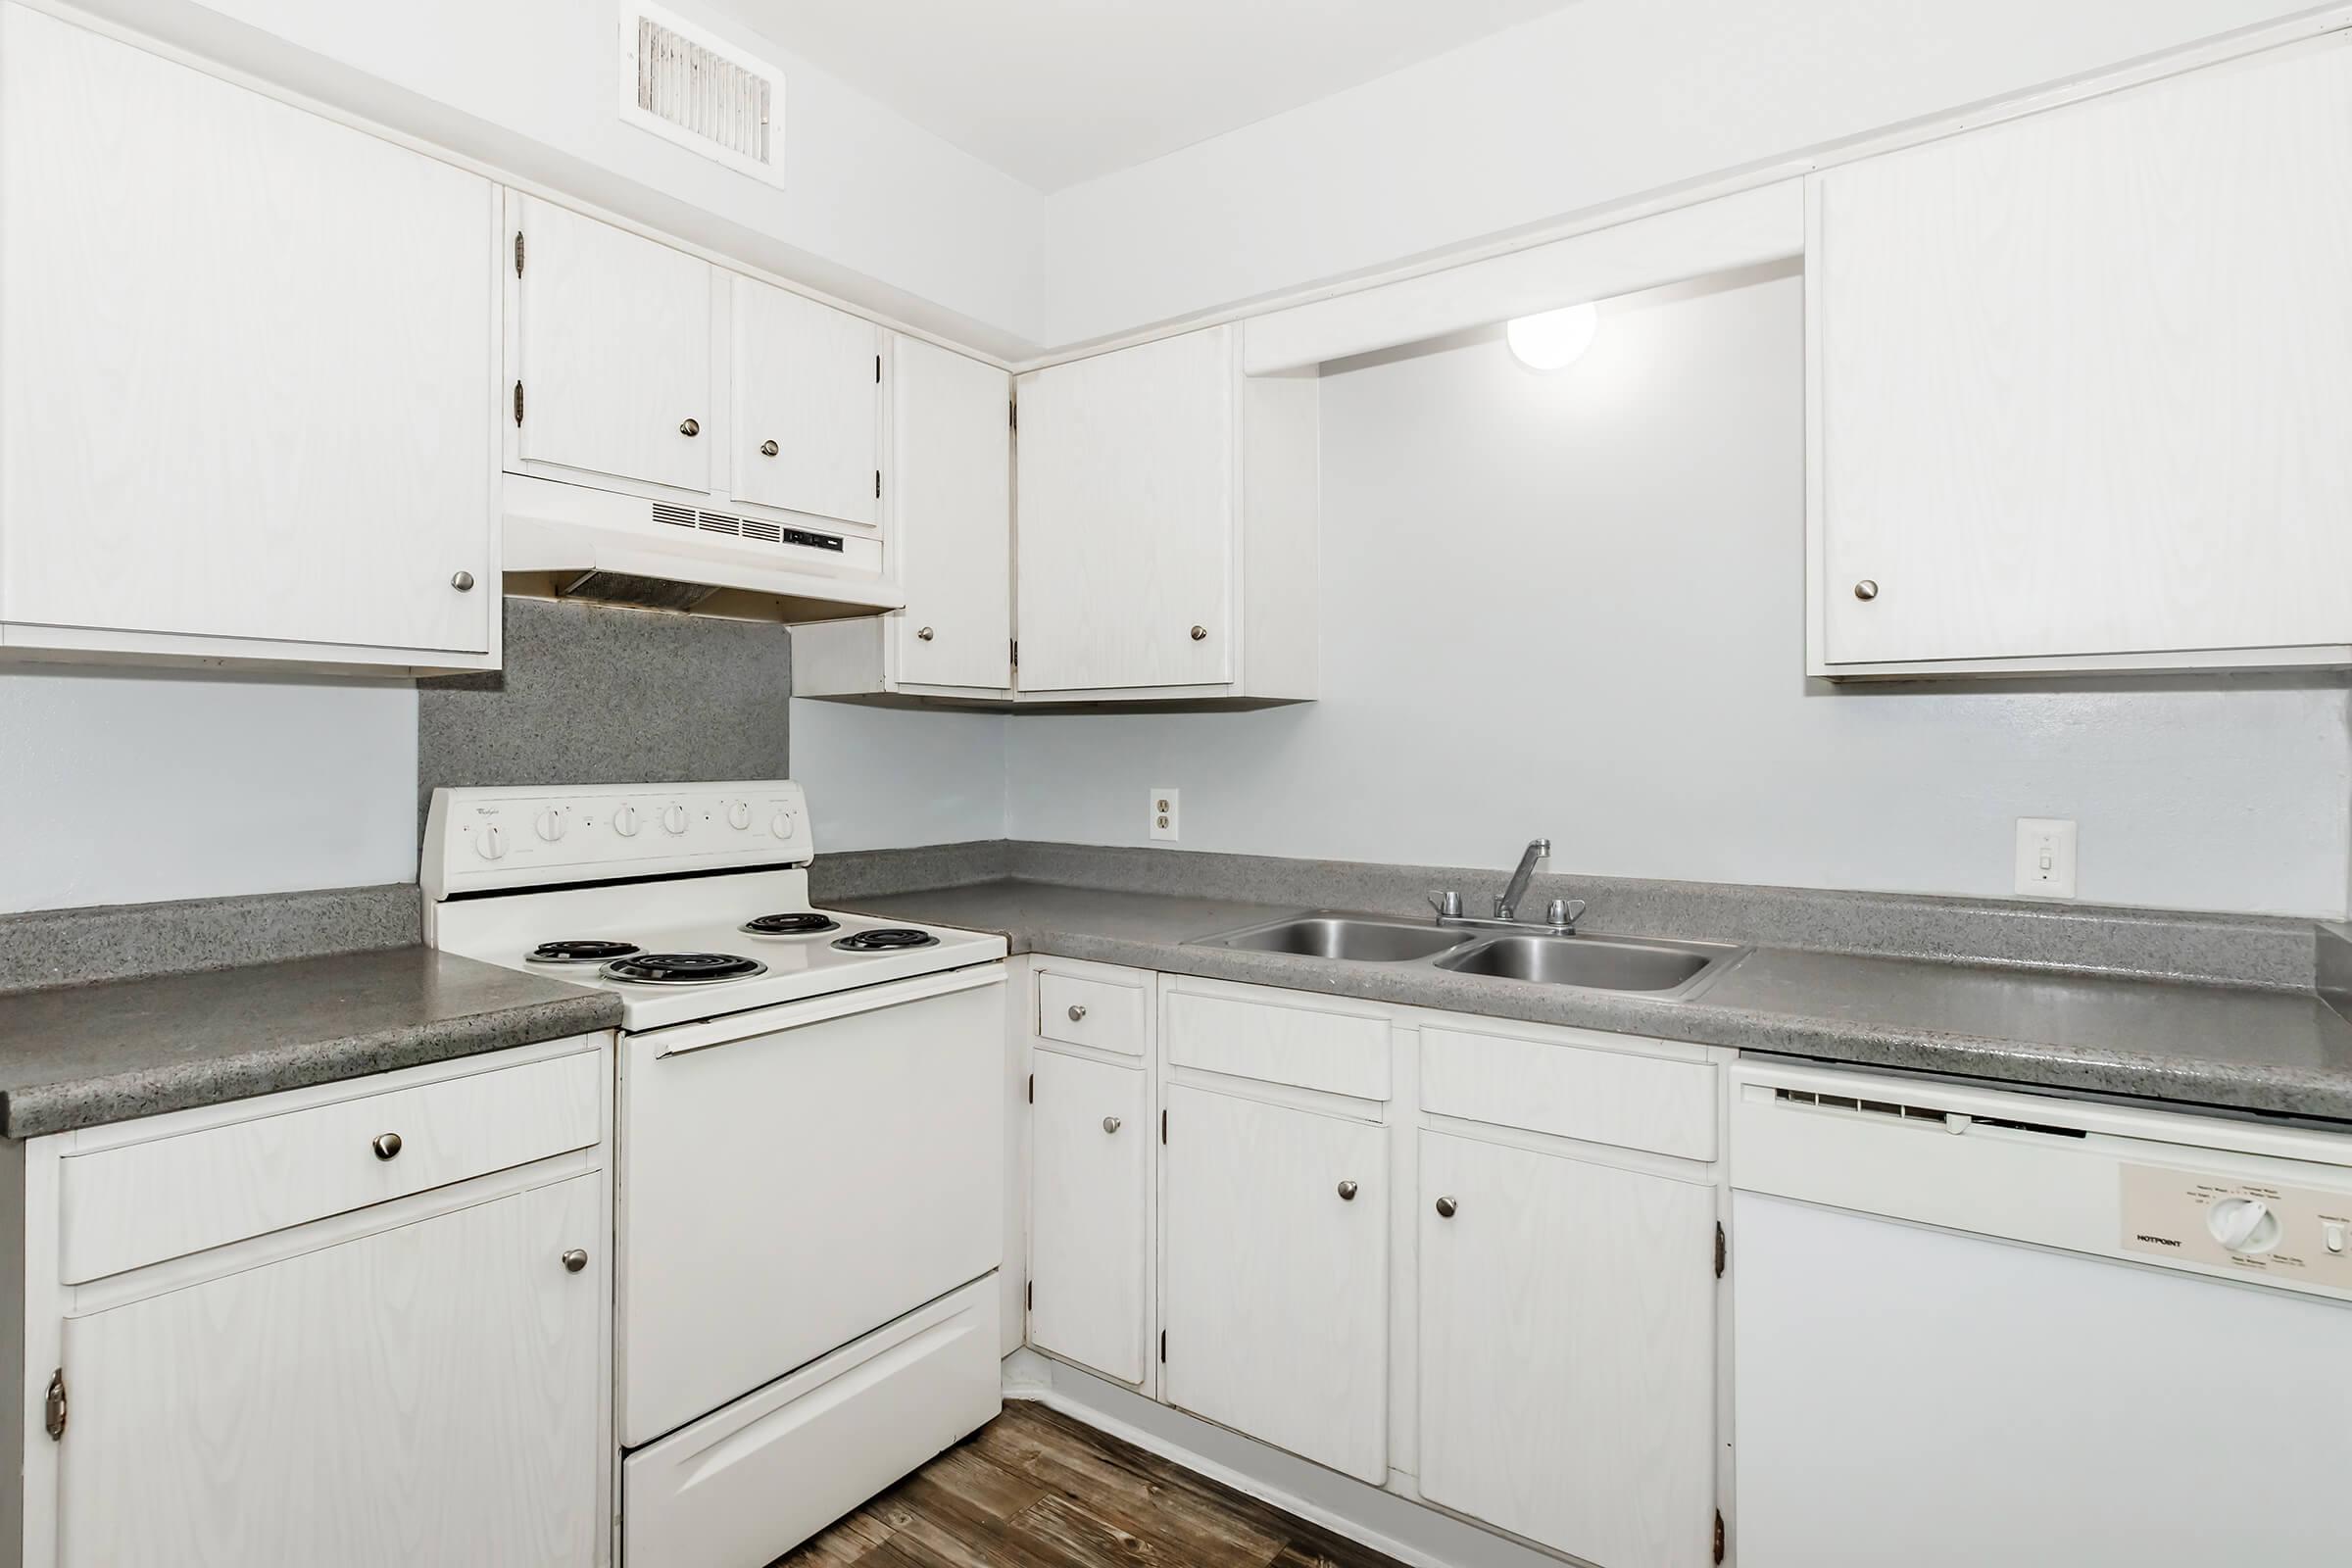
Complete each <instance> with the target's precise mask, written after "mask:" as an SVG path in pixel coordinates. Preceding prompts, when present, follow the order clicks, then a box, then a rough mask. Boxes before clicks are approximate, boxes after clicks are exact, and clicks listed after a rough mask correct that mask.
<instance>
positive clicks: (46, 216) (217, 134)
mask: <svg viewBox="0 0 2352 1568" xmlns="http://www.w3.org/2000/svg"><path fill="white" fill-rule="evenodd" d="M495 203H496V197H495V195H494V193H493V191H492V189H491V187H490V185H489V184H488V182H486V181H484V180H482V179H480V178H478V177H477V176H475V175H472V174H469V173H466V172H462V171H460V170H456V169H452V168H450V167H449V166H448V165H446V164H441V163H436V162H434V161H433V160H431V159H429V158H424V157H421V156H419V155H417V154H416V153H412V152H409V151H407V150H406V149H403V148H399V147H395V146H393V145H392V144H390V143H389V142H385V141H380V140H377V139H376V138H374V137H371V136H368V135H364V134H362V133H361V132H359V131H356V130H353V129H350V128H349V127H346V126H343V125H337V124H334V123H330V122H328V121H325V120H322V119H320V118H319V117H318V116H316V115H311V114H307V113H305V112H303V111H301V110H297V109H294V108H291V107H289V106H287V105H285V104H281V103H278V102H276V101H274V100H272V99H269V98H265V97H263V96H261V95H260V94H258V93H252V92H248V91H246V90H244V89H243V88H240V87H234V86H231V85H229V84H228V83H226V82H223V81H221V80H220V79H218V78H216V77H213V76H208V75H205V74H203V73H200V72H196V71H192V70H189V69H187V68H186V67H183V66H179V65H174V64H172V63H171V62H169V61H165V60H162V59H159V58H157V57H156V56H154V55H151V54H148V53H146V52H144V51H142V50H139V49H134V48H131V47H130V46H128V45H126V44H123V43H119V42H116V41H114V40H112V39H108V38H102V37H99V36H98V35H97V34H95V33H91V32H87V31H84V30H83V29H81V28H80V27H77V26H73V25H71V24H69V23H66V22H63V21H60V20H59V19H57V18H55V17H50V16H45V15H42V14H40V13H37V12H33V11H29V10H26V9H25V8H24V7H21V6H14V5H12V6H8V7H6V8H5V11H0V341H4V342H5V343H6V345H7V348H6V352H5V354H0V445H4V446H5V448H6V451H7V461H6V463H5V464H0V620H8V621H17V622H23V623H27V624H34V625H42V626H52V627H61V628H84V629H92V630H127V631H136V632H153V633H181V634H196V635H203V636H218V637H237V638H255V639H269V640H272V641H286V642H313V643H328V644H337V645H343V646H350V647H355V648H357V647H374V648H386V649H416V650H446V651H451V652H467V653H480V652H485V651H487V650H488V649H489V647H490V646H491V642H490V637H491V632H492V626H493V621H492V617H493V616H494V615H495V614H496V613H497V607H498V593H497V584H498V569H499V564H498V556H497V550H496V546H495V543H494V541H495V537H496V535H495V530H494V521H495V514H494V511H493V505H492V489H493V485H494V482H495V474H496V471H497V466H498V464H497V458H496V456H495V451H496V440H497V427H496V425H495V424H494V423H493V420H494V419H495V418H496V413H495V405H496V393H495V382H494V377H495V373H496V372H495V345H496V342H497V327H496V321H497V300H498V293H497V279H496V276H495V274H494V273H493V271H492V270H491V254H492V252H493V250H494V249H495V244H494V238H493V237H494V235H495V233H496V227H495V224H496V205H495ZM459 572H466V573H468V574H469V576H468V578H467V579H466V580H468V581H470V582H474V583H479V584H482V585H484V586H482V587H480V588H477V589H475V590H474V591H472V592H466V591H463V590H460V589H459V588H457V587H456V586H455V584H454V582H453V578H455V577H456V575H457V574H458V573H459Z"/></svg>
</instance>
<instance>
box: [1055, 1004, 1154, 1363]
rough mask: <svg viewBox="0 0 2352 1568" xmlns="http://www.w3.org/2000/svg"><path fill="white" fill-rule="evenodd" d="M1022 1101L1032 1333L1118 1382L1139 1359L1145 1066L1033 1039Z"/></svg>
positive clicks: (1146, 1166) (1148, 1142)
mask: <svg viewBox="0 0 2352 1568" xmlns="http://www.w3.org/2000/svg"><path fill="white" fill-rule="evenodd" d="M1031 1066H1032V1068H1033V1069H1034V1071H1033V1076H1032V1078H1031V1102H1032V1103H1031V1109H1030V1112H1029V1172H1030V1174H1029V1205H1030V1206H1029V1335H1028V1338H1029V1343H1030V1344H1032V1345H1034V1346H1036V1347H1038V1348H1040V1349H1043V1350H1047V1351H1049V1352H1051V1353H1053V1354H1054V1355H1057V1356H1060V1357H1061V1358H1062V1359H1064V1360H1067V1361H1075V1362H1077V1363H1078V1364H1079V1365H1080V1366H1085V1367H1091V1368H1093V1369H1094V1370H1095V1371H1097V1372H1100V1373H1102V1374H1103V1376H1104V1377H1107V1378H1116V1379H1118V1380H1119V1381H1120V1382H1121V1383H1131V1384H1141V1383H1143V1382H1144V1379H1145V1374H1146V1373H1147V1372H1149V1371H1150V1370H1151V1368H1150V1366H1149V1365H1148V1364H1147V1361H1146V1351H1145V1348H1144V1323H1145V1319H1146V1316H1147V1310H1146V1303H1145V1299H1144V1290H1145V1264H1146V1260H1147V1256H1148V1248H1149V1244H1150V1220H1149V1215H1150V1207H1149V1204H1150V1183H1151V1180H1152V1161H1151V1157H1150V1151H1151V1147H1152V1128H1151V1124H1150V1121H1149V1119H1148V1115H1147V1108H1146V1106H1147V1101H1146V1092H1145V1083H1144V1079H1145V1073H1144V1069H1143V1068H1141V1067H1118V1066H1113V1065H1111V1064H1109V1063H1107V1062H1101V1061H1090V1060H1085V1059H1083V1058H1080V1057H1077V1056H1068V1055H1063V1054H1061V1053H1059V1052H1055V1051H1039V1052H1037V1053H1035V1054H1033V1055H1032V1057H1031Z"/></svg>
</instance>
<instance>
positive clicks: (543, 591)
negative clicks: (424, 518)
mask: <svg viewBox="0 0 2352 1568" xmlns="http://www.w3.org/2000/svg"><path fill="white" fill-rule="evenodd" d="M502 479H503V482H504V484H505V486H506V492H505V499H504V502H503V506H504V510H505V514H506V544H505V569H506V577H507V591H508V592H510V593H526V594H532V595H536V596H539V597H543V598H554V599H588V600H595V601H599V602H601V603H605V604H620V605H635V606H638V607H640V608H645V609H654V610H675V611H685V612H690V613H696V614H704V615H724V616H728V617H730V618H732V619H737V620H779V621H783V622H784V623H786V624H787V625H800V624H806V623H808V622H810V621H819V620H843V619H848V618H851V617H854V616H858V615H875V614H880V613H882V612H884V611H888V610H899V609H903V608H904V607H905V606H906V603H907V596H906V595H905V594H903V593H901V592H900V591H899V587H898V584H896V583H895V582H892V581H890V580H889V579H887V578H886V577H884V575H883V573H882V541H881V540H879V539H875V538H871V537H861V536H859V533H858V530H856V529H850V528H845V529H841V530H838V531H835V530H830V529H822V528H815V527H796V526H792V525H788V524H783V523H777V522H771V521H768V520H766V519H764V518H760V517H751V516H743V515H737V514H734V513H728V512H716V511H710V510H706V509H704V508H701V507H694V506H686V505H682V504H680V503H677V502H671V501H651V500H648V499H646V498H645V497H643V496H629V495H621V494H619V493H617V492H614V491H611V490H596V489H591V488H590V487H588V486H586V485H577V484H563V483H559V482H558V481H556V480H553V479H539V478H533V477H531V476H529V475H526V474H517V473H510V474H506V475H503V476H502Z"/></svg>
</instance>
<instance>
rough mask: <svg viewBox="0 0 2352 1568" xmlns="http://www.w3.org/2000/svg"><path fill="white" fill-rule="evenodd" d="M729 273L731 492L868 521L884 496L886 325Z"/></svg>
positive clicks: (756, 501)
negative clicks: (730, 305) (731, 394)
mask: <svg viewBox="0 0 2352 1568" xmlns="http://www.w3.org/2000/svg"><path fill="white" fill-rule="evenodd" d="M728 276H729V285H730V287H731V289H732V293H733V299H732V302H731V303H732V306H733V316H734V331H733V353H732V354H731V355H730V360H731V362H732V367H733V373H734V391H735V397H734V417H733V419H732V420H731V421H730V424H731V430H730V433H731V434H732V436H733V438H734V439H733V440H732V442H731V443H730V445H731V447H732V448H733V453H734V463H733V466H734V480H733V486H732V488H733V493H734V498H735V499H736V500H737V501H739V502H748V503H750V504H752V505H754V506H761V507H774V508H776V509H778V510H779V511H783V512H798V513H803V514H806V515H810V516H814V517H819V518H825V519H830V520H832V521H836V522H848V523H855V524H858V526H860V527H872V526H873V524H874V522H875V521H876V519H877V518H878V516H879V515H880V510H881V505H882V502H881V495H882V460H881V429H882V329H881V328H880V327H878V326H876V325H875V324H874V323H873V322H871V321H868V320H866V319H863V318H861V317H856V316H852V315H850V314H849V313H848V312H847V311H837V310H834V309H833V308H832V307H831V306H829V305H819V304H818V303H817V302H816V301H814V300H811V299H806V298H804V297H802V296H801V295H798V294H795V293H792V292H791V291H789V290H787V289H781V288H777V287H776V286H775V285H774V284H772V283H762V282H760V281H759V280H758V279H757V278H750V277H744V276H742V275H740V274H728Z"/></svg>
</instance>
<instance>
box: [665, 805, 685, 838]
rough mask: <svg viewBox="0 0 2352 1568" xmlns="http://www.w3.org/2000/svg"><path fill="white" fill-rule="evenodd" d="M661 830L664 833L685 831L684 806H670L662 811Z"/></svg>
mask: <svg viewBox="0 0 2352 1568" xmlns="http://www.w3.org/2000/svg"><path fill="white" fill-rule="evenodd" d="M685 831H686V808H684V807H683V806H672V807H670V808H669V809H666V810H664V811H663V812H662V832H664V833H683V832H685Z"/></svg>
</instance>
